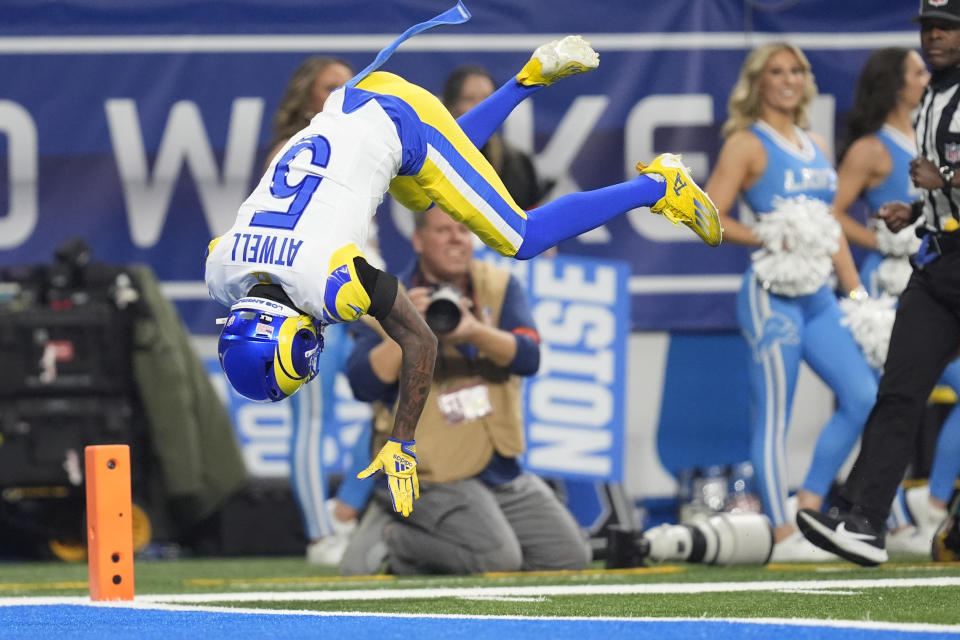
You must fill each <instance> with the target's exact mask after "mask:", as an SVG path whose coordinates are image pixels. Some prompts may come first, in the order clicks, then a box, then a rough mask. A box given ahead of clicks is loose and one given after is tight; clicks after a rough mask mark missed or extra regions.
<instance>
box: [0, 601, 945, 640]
mask: <svg viewBox="0 0 960 640" xmlns="http://www.w3.org/2000/svg"><path fill="white" fill-rule="evenodd" d="M0 629H2V633H0V636H2V637H3V638H4V640H18V639H25V638H29V639H30V640H38V639H45V638H51V639H53V638H62V637H69V638H71V639H88V638H89V639H90V640H102V639H103V638H137V639H138V640H154V639H155V640H173V639H175V638H210V639H214V638H257V639H258V640H260V639H268V638H307V637H310V638H323V637H330V638H341V637H346V638H350V637H353V638H368V637H373V638H378V639H380V640H390V639H392V638H396V639H397V640H409V638H418V637H435V638H443V639H444V640H450V639H453V640H456V639H460V638H463V639H464V640H468V639H469V640H477V639H480V638H497V639H498V640H502V639H503V638H511V639H512V640H513V639H520V640H523V639H527V638H529V639H531V640H534V639H535V640H543V638H550V639H551V640H585V639H588V638H606V639H610V638H656V639H657V640H673V639H676V640H681V639H686V638H707V637H709V638H712V639H717V638H746V639H748V640H750V639H754V638H771V639H773V638H777V639H779V638H785V637H789V638H800V639H808V638H809V639H810V640H866V639H869V640H876V639H877V638H894V637H895V638H924V639H927V640H932V639H935V638H957V637H960V634H951V633H946V632H943V633H938V632H929V631H924V632H921V631H906V630H902V629H889V630H876V629H856V628H836V627H827V626H819V625H810V626H800V625H792V624H790V625H788V624H763V623H748V622H729V621H710V620H682V621H667V620H628V619H618V620H603V619H597V620H585V619H565V620H552V619H512V618H454V617H450V618H428V617H423V618H419V617H402V616H397V617H379V616H371V615H363V616H351V615H338V614H332V615H310V614H303V615H300V614H288V613H284V614H280V613H271V612H269V611H264V613H262V614H254V613H246V612H243V613H229V612H211V611H159V610H147V609H131V608H126V607H109V606H104V607H100V606H81V605H28V606H7V607H0Z"/></svg>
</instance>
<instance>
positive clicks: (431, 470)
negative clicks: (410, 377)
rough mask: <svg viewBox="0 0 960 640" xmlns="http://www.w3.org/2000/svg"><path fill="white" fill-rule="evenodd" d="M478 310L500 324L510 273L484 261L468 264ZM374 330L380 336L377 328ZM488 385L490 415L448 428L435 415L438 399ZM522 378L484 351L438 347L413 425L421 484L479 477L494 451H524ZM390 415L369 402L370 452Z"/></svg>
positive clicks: (380, 439)
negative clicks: (468, 354)
mask: <svg viewBox="0 0 960 640" xmlns="http://www.w3.org/2000/svg"><path fill="white" fill-rule="evenodd" d="M470 273H471V277H472V278H473V289H474V293H475V294H476V302H477V304H478V305H479V311H481V312H482V311H483V310H484V309H486V310H487V312H488V313H489V314H490V321H491V323H492V324H493V326H498V325H499V323H500V312H501V310H502V307H503V298H504V296H505V295H506V292H507V283H508V282H509V278H510V276H509V273H508V272H507V271H505V270H503V269H500V268H498V267H494V266H492V265H489V264H487V263H485V262H480V261H476V260H475V261H473V262H472V263H471V265H470ZM376 328H377V330H379V331H380V332H381V333H382V330H381V329H380V327H379V325H376ZM476 384H482V385H485V386H486V387H487V391H488V393H489V396H490V404H491V405H492V407H493V411H492V412H491V413H490V414H489V415H487V416H485V417H483V418H480V419H477V420H470V421H463V422H459V423H457V424H454V425H451V424H448V423H447V420H446V418H445V417H444V416H443V414H441V413H440V409H439V406H438V400H437V398H438V396H439V395H440V394H442V393H446V392H449V391H455V390H457V389H461V388H463V387H467V386H470V385H476ZM520 389H521V380H520V378H519V377H518V376H515V375H512V374H511V373H510V372H509V371H508V370H507V369H506V368H505V367H501V366H498V365H496V364H494V363H493V362H491V361H490V360H489V359H488V358H487V357H485V355H484V354H483V352H482V351H481V352H479V353H478V354H477V359H476V360H467V359H466V358H464V357H463V356H462V355H461V354H460V352H459V351H457V350H456V349H455V348H454V347H452V346H449V345H447V346H441V348H440V353H439V354H438V358H437V368H436V374H435V376H434V380H433V385H432V387H431V389H430V395H429V396H428V397H427V404H426V406H425V407H424V410H423V415H422V416H421V417H420V422H419V423H418V425H417V433H416V440H417V459H418V460H419V464H418V465H417V472H418V474H419V476H420V479H421V480H423V481H424V482H453V481H456V480H463V479H465V478H470V477H473V476H475V475H477V474H478V473H480V472H481V471H482V470H483V469H484V468H485V467H486V466H487V464H489V462H490V458H491V457H492V456H493V452H494V450H496V451H498V452H499V453H500V455H503V456H506V457H508V458H509V457H514V456H517V455H519V454H521V453H523V450H524V446H525V445H524V436H523V401H522V397H521V394H520ZM393 419H394V413H393V411H387V409H386V408H385V407H384V406H383V405H382V404H381V403H375V404H374V419H373V420H374V422H373V424H374V437H373V451H379V450H380V448H381V447H382V446H383V444H384V443H385V442H386V440H387V438H388V437H389V435H390V431H391V430H392V429H393Z"/></svg>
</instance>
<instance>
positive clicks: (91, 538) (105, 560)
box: [84, 444, 133, 600]
mask: <svg viewBox="0 0 960 640" xmlns="http://www.w3.org/2000/svg"><path fill="white" fill-rule="evenodd" d="M84 462H85V469H86V476H87V566H88V568H89V572H90V599H91V600H133V505H132V497H131V488H130V447H129V446H127V445H125V444H110V445H96V446H89V447H86V448H85V449H84Z"/></svg>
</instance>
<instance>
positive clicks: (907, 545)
mask: <svg viewBox="0 0 960 640" xmlns="http://www.w3.org/2000/svg"><path fill="white" fill-rule="evenodd" d="M904 497H905V498H906V503H907V511H908V512H909V513H910V518H911V519H912V520H913V525H911V526H909V527H905V528H904V529H903V530H902V531H899V532H897V533H894V534H890V535H889V536H887V550H888V551H890V552H893V553H911V554H915V555H924V556H930V555H931V553H932V551H931V550H932V548H933V536H934V535H935V534H936V532H937V527H939V526H940V523H941V522H943V521H944V519H946V517H947V511H946V509H938V508H937V507H935V506H933V505H932V504H930V486H929V485H923V486H920V487H913V488H911V489H907V490H906V492H905V493H904Z"/></svg>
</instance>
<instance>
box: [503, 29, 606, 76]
mask: <svg viewBox="0 0 960 640" xmlns="http://www.w3.org/2000/svg"><path fill="white" fill-rule="evenodd" d="M599 65H600V56H598V55H597V52H596V51H594V50H593V48H591V47H590V43H589V42H587V41H586V40H584V39H583V38H581V37H580V36H567V37H566V38H564V39H563V40H554V41H553V42H548V43H547V44H542V45H540V46H539V47H537V50H536V51H534V52H533V57H531V58H530V60H528V61H527V64H525V65H524V66H523V69H521V70H520V73H518V74H517V82H519V83H520V84H522V85H524V86H526V87H535V86H541V85H550V84H553V83H554V82H556V81H557V80H560V79H561V78H566V77H567V76H572V75H576V74H578V73H586V72H587V71H591V70H592V69H596V68H597V67H598V66H599Z"/></svg>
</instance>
